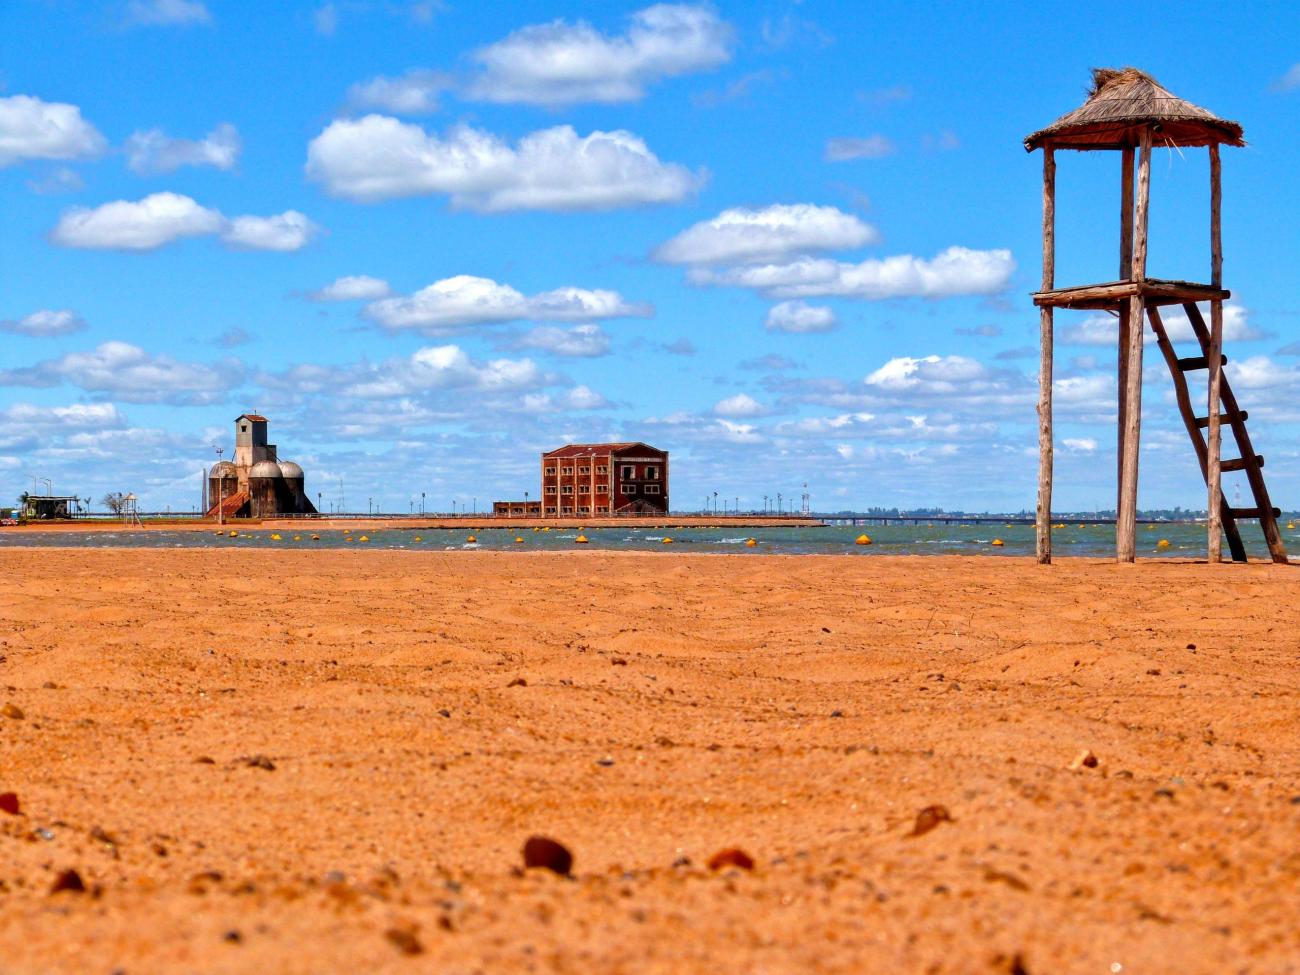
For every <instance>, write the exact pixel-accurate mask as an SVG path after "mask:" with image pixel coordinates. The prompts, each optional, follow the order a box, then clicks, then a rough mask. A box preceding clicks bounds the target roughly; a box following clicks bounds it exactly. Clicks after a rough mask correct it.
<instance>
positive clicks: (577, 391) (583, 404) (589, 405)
mask: <svg viewBox="0 0 1300 975" xmlns="http://www.w3.org/2000/svg"><path fill="white" fill-rule="evenodd" d="M522 405H523V408H524V409H525V410H526V411H528V412H529V413H561V412H564V411H567V410H603V409H605V408H606V407H608V406H609V400H607V399H605V397H603V396H601V395H600V393H598V392H596V391H595V390H594V389H592V388H591V387H590V386H574V387H573V389H570V390H567V391H566V392H563V393H559V394H552V393H529V394H527V395H525V396H524V398H523V404H522Z"/></svg>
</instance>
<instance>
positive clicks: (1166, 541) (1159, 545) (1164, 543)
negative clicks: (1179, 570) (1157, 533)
mask: <svg viewBox="0 0 1300 975" xmlns="http://www.w3.org/2000/svg"><path fill="white" fill-rule="evenodd" d="M1168 547H1169V539H1167V538H1162V539H1160V541H1158V542H1156V548H1160V549H1164V548H1168Z"/></svg>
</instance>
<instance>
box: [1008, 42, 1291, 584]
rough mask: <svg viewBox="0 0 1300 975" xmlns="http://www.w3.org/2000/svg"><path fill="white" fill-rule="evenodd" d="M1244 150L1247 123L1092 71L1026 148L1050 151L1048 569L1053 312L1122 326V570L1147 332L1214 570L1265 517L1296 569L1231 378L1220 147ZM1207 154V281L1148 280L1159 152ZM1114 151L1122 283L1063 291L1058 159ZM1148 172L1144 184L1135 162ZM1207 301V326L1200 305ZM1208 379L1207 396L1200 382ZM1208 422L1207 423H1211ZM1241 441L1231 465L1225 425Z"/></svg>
mask: <svg viewBox="0 0 1300 975" xmlns="http://www.w3.org/2000/svg"><path fill="white" fill-rule="evenodd" d="M1223 145H1227V146H1243V145H1245V142H1244V141H1243V139H1242V129H1241V126H1240V125H1238V124H1237V123H1236V122H1230V121H1227V120H1226V119H1221V118H1219V117H1218V116H1216V115H1214V114H1213V113H1212V112H1210V111H1207V110H1206V109H1204V108H1201V107H1200V106H1199V105H1193V104H1192V103H1191V102H1188V101H1185V100H1184V99H1182V98H1179V97H1178V96H1176V95H1174V94H1172V93H1171V92H1170V91H1169V90H1168V89H1167V88H1165V87H1163V86H1162V85H1161V84H1160V83H1159V82H1157V81H1156V80H1155V79H1154V78H1152V77H1151V76H1150V75H1149V74H1147V73H1145V72H1143V71H1139V70H1138V69H1136V68H1122V69H1113V68H1098V69H1095V70H1094V71H1093V83H1092V88H1091V90H1090V91H1089V93H1088V97H1087V100H1086V101H1085V102H1084V103H1083V105H1081V106H1080V107H1079V108H1076V109H1075V110H1074V111H1072V112H1069V113H1067V114H1065V115H1063V116H1061V117H1060V118H1059V119H1057V120H1056V121H1055V122H1053V123H1052V124H1051V125H1049V126H1047V128H1045V129H1040V130H1038V131H1037V132H1035V133H1033V134H1032V135H1030V136H1029V137H1028V138H1026V139H1025V149H1026V151H1029V152H1033V151H1035V150H1037V149H1041V150H1042V152H1043V280H1042V287H1041V289H1040V290H1039V291H1038V292H1036V293H1035V294H1034V296H1033V300H1034V304H1035V305H1037V306H1038V308H1039V309H1040V312H1039V329H1040V339H1041V361H1040V369H1039V399H1038V421H1039V476H1038V510H1037V535H1038V540H1037V552H1038V561H1039V562H1043V563H1046V562H1050V561H1051V558H1052V514H1051V506H1052V476H1053V472H1052V460H1053V449H1052V446H1053V440H1052V357H1053V334H1052V332H1053V315H1054V312H1055V311H1056V310H1057V309H1083V310H1091V311H1094V312H1095V311H1099V310H1100V311H1105V312H1109V313H1110V314H1112V315H1114V316H1115V317H1116V319H1117V321H1118V325H1119V328H1118V340H1117V349H1116V355H1117V358H1116V362H1117V366H1118V369H1117V371H1118V383H1117V403H1118V415H1119V422H1118V437H1117V446H1118V450H1117V452H1116V453H1117V456H1118V461H1117V472H1116V473H1117V481H1118V488H1117V498H1116V526H1115V551H1116V557H1117V559H1118V560H1119V561H1122V562H1132V561H1133V560H1134V558H1135V555H1136V534H1135V528H1136V519H1137V488H1138V446H1139V438H1140V435H1141V416H1142V353H1143V339H1144V337H1145V331H1146V324H1147V323H1148V322H1149V324H1150V326H1151V329H1152V331H1153V332H1154V334H1155V340H1156V344H1157V346H1158V347H1159V349H1160V352H1161V355H1162V357H1163V358H1164V360H1165V363H1166V365H1167V366H1168V367H1169V372H1170V375H1171V376H1172V377H1173V387H1174V395H1175V398H1176V400H1177V403H1178V410H1179V413H1180V414H1181V415H1182V419H1183V423H1184V426H1185V427H1186V428H1187V433H1188V436H1189V437H1190V439H1191V441H1192V447H1193V450H1194V452H1195V454H1196V457H1197V460H1198V461H1199V463H1200V467H1201V473H1202V475H1203V476H1204V478H1205V482H1206V488H1207V498H1208V503H1207V509H1206V510H1207V512H1208V517H1207V521H1208V550H1209V558H1210V561H1211V562H1218V561H1219V560H1220V556H1221V544H1222V538H1223V537H1226V538H1227V541H1228V545H1229V548H1230V550H1231V553H1232V558H1233V559H1234V561H1245V559H1246V552H1245V548H1244V546H1243V544H1242V540H1241V533H1240V530H1239V527H1238V522H1239V521H1243V520H1257V521H1258V522H1259V525H1260V528H1261V529H1262V530H1263V534H1264V540H1265V542H1266V543H1267V546H1268V550H1269V554H1270V556H1271V557H1272V559H1273V561H1274V562H1285V561H1286V551H1285V549H1284V548H1283V545H1282V538H1281V535H1280V534H1279V532H1278V528H1277V517H1278V515H1279V514H1280V512H1279V511H1278V510H1277V509H1276V508H1274V507H1273V506H1272V503H1271V501H1270V500H1269V496H1268V489H1267V488H1266V487H1265V484H1264V475H1263V471H1262V468H1263V466H1264V458H1263V457H1262V456H1260V455H1258V454H1256V453H1255V451H1254V448H1253V447H1252V445H1251V441H1250V436H1249V434H1248V433H1247V432H1246V419H1247V416H1248V414H1247V413H1246V411H1245V410H1244V409H1241V408H1240V407H1239V406H1238V403H1237V400H1236V397H1235V396H1234V395H1233V392H1232V389H1231V387H1230V386H1229V384H1228V380H1227V378H1226V377H1225V376H1224V374H1223V365H1224V363H1225V362H1226V361H1227V358H1226V357H1225V356H1224V355H1223V302H1224V301H1226V300H1227V299H1228V298H1229V297H1231V293H1230V292H1229V291H1227V290H1225V289H1224V287H1223V247H1222V235H1221V224H1220V220H1221V214H1220V199H1221V171H1220V159H1219V147H1220V146H1223ZM1196 146H1203V147H1207V148H1208V150H1209V175H1210V180H1209V182H1210V185H1209V191H1210V192H1209V197H1210V214H1209V217H1210V220H1209V235H1208V236H1209V240H1208V243H1209V251H1210V255H1209V256H1210V261H1209V264H1210V274H1209V281H1208V283H1198V282H1192V281H1176V280H1169V279H1161V278H1154V277H1149V276H1148V275H1147V224H1148V213H1149V211H1150V202H1151V153H1152V150H1153V149H1155V148H1161V147H1166V148H1169V149H1171V150H1173V149H1182V148H1185V147H1196ZM1059 149H1074V150H1080V151H1090V150H1114V151H1117V152H1119V153H1120V194H1119V196H1120V212H1119V277H1118V279H1113V280H1112V279H1107V278H1102V279H1101V283H1095V284H1079V285H1073V286H1070V287H1064V288H1063V287H1059V286H1057V284H1056V282H1055V280H1054V278H1055V263H1056V151H1057V150H1059ZM1135 156H1136V163H1137V171H1136V178H1135V173H1134V163H1135ZM1202 303H1208V305H1209V310H1210V323H1209V325H1208V326H1207V324H1206V322H1205V318H1204V316H1203V315H1202V314H1201V311H1200V307H1199V306H1200V304H1202ZM1169 305H1175V306H1181V307H1182V309H1183V311H1184V313H1185V314H1186V315H1187V319H1188V321H1189V322H1190V324H1191V326H1192V331H1193V334H1194V335H1195V338H1196V342H1197V345H1198V346H1199V348H1198V349H1196V350H1195V352H1196V353H1198V354H1193V355H1189V356H1181V357H1180V356H1179V355H1178V353H1177V351H1176V350H1175V349H1174V346H1173V343H1172V342H1171V340H1170V336H1169V332H1168V330H1167V329H1166V328H1165V325H1164V322H1163V320H1162V318H1161V314H1160V309H1161V308H1162V307H1165V306H1169ZM1198 372H1203V373H1205V374H1206V376H1207V377H1208V378H1207V380H1206V382H1205V385H1204V386H1200V387H1199V389H1198V388H1197V387H1196V386H1194V385H1193V384H1192V383H1190V382H1189V380H1188V377H1189V375H1193V376H1194V375H1195V374H1197V373H1198ZM1202 413H1203V414H1204V415H1201V414H1202ZM1224 423H1226V424H1227V425H1228V427H1229V430H1230V431H1231V433H1232V436H1233V439H1234V440H1235V441H1236V445H1237V448H1238V449H1237V454H1238V456H1236V457H1230V458H1227V459H1224V458H1222V457H1221V453H1220V450H1221V440H1222V432H1221V428H1222V425H1223V424H1224ZM1234 471H1235V472H1240V473H1242V474H1243V475H1244V476H1245V478H1246V479H1247V481H1248V483H1249V486H1250V490H1251V493H1252V495H1253V496H1254V498H1255V504H1254V506H1253V507H1250V508H1233V507H1230V506H1229V505H1228V503H1227V502H1226V501H1225V500H1224V495H1223V486H1222V480H1221V479H1222V475H1223V474H1224V473H1225V472H1234Z"/></svg>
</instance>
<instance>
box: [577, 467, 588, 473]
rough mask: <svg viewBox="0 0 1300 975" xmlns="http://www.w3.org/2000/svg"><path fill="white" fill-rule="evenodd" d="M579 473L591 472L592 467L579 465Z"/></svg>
mask: <svg viewBox="0 0 1300 975" xmlns="http://www.w3.org/2000/svg"><path fill="white" fill-rule="evenodd" d="M578 473H579V474H590V473H591V468H590V467H579V468H578Z"/></svg>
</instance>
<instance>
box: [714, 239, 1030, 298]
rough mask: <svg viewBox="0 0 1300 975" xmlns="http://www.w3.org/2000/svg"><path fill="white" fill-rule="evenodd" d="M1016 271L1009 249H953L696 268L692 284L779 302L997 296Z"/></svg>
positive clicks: (809, 258)
mask: <svg viewBox="0 0 1300 975" xmlns="http://www.w3.org/2000/svg"><path fill="white" fill-rule="evenodd" d="M1015 267H1016V262H1015V260H1014V259H1013V258H1012V256H1011V251H1009V250H987V251H977V250H971V249H970V248H966V247H949V248H948V249H947V250H945V251H943V252H941V253H940V254H938V255H937V256H935V257H934V258H932V259H930V260H926V259H924V258H919V257H913V256H912V255H910V254H900V255H897V256H894V257H886V258H871V259H869V260H865V261H863V262H862V263H860V264H850V263H845V262H843V261H833V260H830V259H828V258H811V257H808V258H801V259H799V260H796V261H792V262H790V263H788V264H766V265H760V266H755V267H745V268H728V269H725V270H722V271H715V270H712V269H708V268H692V269H691V271H690V280H691V281H692V282H693V283H695V284H711V285H735V286H739V287H745V288H754V289H756V290H758V291H760V292H762V293H764V294H766V295H769V296H771V297H774V298H816V297H844V298H862V299H866V300H878V299H883V298H946V297H951V296H954V295H989V294H996V293H998V292H999V291H1001V290H1003V289H1004V288H1005V287H1006V286H1007V284H1008V282H1009V281H1010V280H1011V273H1012V272H1013V271H1014V270H1015Z"/></svg>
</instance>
